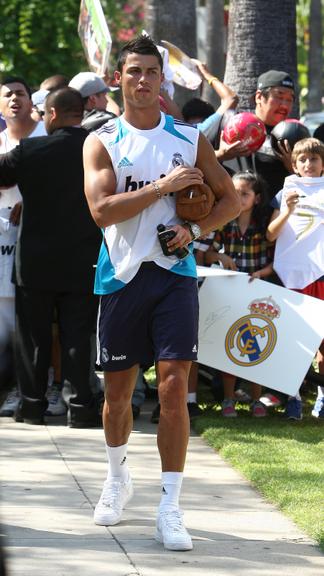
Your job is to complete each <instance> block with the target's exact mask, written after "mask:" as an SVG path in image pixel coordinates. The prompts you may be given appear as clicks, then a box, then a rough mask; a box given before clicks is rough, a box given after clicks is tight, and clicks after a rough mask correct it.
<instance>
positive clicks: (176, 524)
mask: <svg viewBox="0 0 324 576" xmlns="http://www.w3.org/2000/svg"><path fill="white" fill-rule="evenodd" d="M182 516H183V512H181V511H180V510H172V511H171V512H160V513H159V515H158V517H157V524H156V534H155V539H156V540H157V541H158V542H161V543H162V544H163V545H164V548H166V550H192V540H191V537H190V534H189V532H187V530H186V528H185V526H184V524H183V520H182Z"/></svg>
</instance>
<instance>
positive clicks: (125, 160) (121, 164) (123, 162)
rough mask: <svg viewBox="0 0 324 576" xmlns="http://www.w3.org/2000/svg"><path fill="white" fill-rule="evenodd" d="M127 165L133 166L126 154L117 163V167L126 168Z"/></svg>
mask: <svg viewBox="0 0 324 576" xmlns="http://www.w3.org/2000/svg"><path fill="white" fill-rule="evenodd" d="M127 166H133V164H132V162H130V161H129V160H128V158H127V156H124V158H122V159H121V160H120V161H119V163H118V164H117V168H126V167H127Z"/></svg>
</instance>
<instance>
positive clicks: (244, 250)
mask: <svg viewBox="0 0 324 576" xmlns="http://www.w3.org/2000/svg"><path fill="white" fill-rule="evenodd" d="M233 184H234V186H235V188H236V190H237V191H238V192H239V193H240V196H241V203H242V209H241V213H240V215H239V216H238V217H237V218H236V219H235V220H232V221H231V222H229V223H228V224H226V225H225V226H224V227H223V228H222V229H221V230H217V231H216V233H215V234H214V237H213V239H212V240H211V242H212V244H211V246H210V247H209V248H208V249H207V250H206V251H204V246H203V244H202V245H201V246H197V248H198V251H199V250H200V258H199V252H198V262H199V263H202V262H201V257H202V256H203V263H204V264H205V265H211V264H214V263H216V262H218V263H220V264H221V265H222V266H223V267H224V268H225V269H227V270H238V271H240V272H247V273H248V274H250V276H251V278H262V279H264V278H268V277H269V276H271V275H272V273H273V268H272V260H273V246H272V245H271V244H270V243H269V242H268V241H267V239H266V229H267V225H268V221H269V202H268V195H267V193H266V189H265V185H264V183H263V182H261V180H260V179H259V177H258V176H257V175H256V174H254V173H252V172H238V173H236V174H234V176H233ZM205 247H206V245H205ZM222 376H223V386H224V401H223V403H222V414H223V416H225V417H228V418H230V417H235V416H237V412H236V410H235V384H236V376H234V375H233V374H227V373H223V374H222ZM261 391H262V388H261V386H260V385H259V384H254V383H251V396H252V404H251V412H252V415H253V416H256V417H262V416H265V415H266V408H265V406H264V405H263V404H262V402H261V401H260V396H261Z"/></svg>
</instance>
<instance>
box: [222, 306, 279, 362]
mask: <svg viewBox="0 0 324 576" xmlns="http://www.w3.org/2000/svg"><path fill="white" fill-rule="evenodd" d="M248 308H249V310H250V314H248V315H246V316H243V317H242V318H239V320H237V321H236V322H234V324H232V326H231V327H230V329H229V330H228V332H227V334H226V337H225V350H226V354H227V356H228V357H229V358H230V360H232V362H234V363H235V364H238V365H239V366H254V365H255V364H260V363H261V362H263V361H264V360H265V359H266V358H268V357H269V356H270V354H271V353H272V351H273V349H274V347H275V345H276V342H277V330H276V327H275V325H274V323H273V320H275V319H276V318H279V316H280V308H279V306H278V305H277V304H276V302H275V301H274V300H273V299H272V298H271V296H269V298H265V299H262V298H261V299H258V300H253V301H252V302H251V304H249V306H248Z"/></svg>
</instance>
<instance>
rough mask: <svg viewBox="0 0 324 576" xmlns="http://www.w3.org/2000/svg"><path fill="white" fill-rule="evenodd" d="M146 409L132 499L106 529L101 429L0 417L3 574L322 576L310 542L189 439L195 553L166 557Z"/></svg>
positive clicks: (187, 496) (187, 488) (138, 434)
mask: <svg viewBox="0 0 324 576" xmlns="http://www.w3.org/2000/svg"><path fill="white" fill-rule="evenodd" d="M151 409H152V405H151V404H150V403H149V402H146V403H145V406H144V410H143V412H142V414H141V416H140V418H139V419H138V420H137V421H136V422H135V424H134V432H133V433H132V437H131V441H130V448H129V465H130V469H131V472H132V477H133V481H134V485H135V490H136V492H135V496H134V499H133V500H132V501H131V502H130V503H129V505H128V507H127V509H126V510H125V512H124V517H123V521H122V522H121V524H119V525H118V526H112V527H110V528H109V529H108V528H104V527H100V526H95V525H94V524H93V520H92V514H93V508H94V506H95V504H96V502H97V500H98V497H99V495H100V492H101V488H102V483H103V481H104V479H105V477H106V454H105V448H104V439H103V431H102V430H74V429H70V428H67V427H66V426H64V425H62V424H61V425H60V424H59V423H58V419H52V420H51V421H50V423H49V425H47V426H29V425H25V424H17V423H14V422H13V421H12V420H11V419H9V418H1V421H0V425H1V446H2V454H1V458H2V471H1V478H2V490H1V505H2V511H1V522H2V532H3V533H4V534H5V536H6V538H5V544H6V550H7V555H8V568H9V571H8V572H9V576H54V575H55V576H101V575H105V576H135V575H136V576H156V575H160V574H167V573H168V572H169V573H171V572H172V574H175V575H177V576H178V575H186V576H196V575H201V576H210V575H213V576H214V575H217V576H229V575H231V576H233V574H234V575H235V574H237V575H240V576H244V575H248V576H254V575H262V576H299V575H300V576H320V575H321V576H322V574H323V571H324V555H322V554H321V553H320V551H319V550H318V548H317V547H316V546H315V545H314V544H313V543H312V542H311V540H310V539H309V538H308V537H306V536H305V535H304V534H302V533H301V532H300V530H299V529H297V528H296V526H295V525H294V524H293V523H292V522H291V521H290V520H288V519H287V518H285V517H284V516H282V515H281V514H280V513H279V512H278V511H277V510H276V509H275V508H274V507H273V506H271V505H269V504H267V503H266V502H265V501H264V500H263V499H262V498H261V497H260V495H259V494H257V493H256V492H255V491H254V490H253V489H252V488H251V487H250V485H249V484H248V482H246V481H245V480H243V479H242V478H241V476H240V475H239V474H237V473H236V472H235V471H234V470H232V469H231V468H230V467H229V466H227V465H226V464H225V463H224V462H223V461H222V460H221V459H220V458H219V457H218V456H217V454H215V453H214V452H213V450H211V449H210V448H208V447H207V446H206V445H205V443H204V442H203V441H202V440H201V439H200V438H198V437H196V436H194V435H193V436H192V437H191V439H190V445H189V453H188V459H187V467H186V476H185V480H184V483H183V493H182V501H181V504H182V508H183V509H184V511H185V523H186V526H187V528H188V529H189V531H190V533H191V535H192V537H193V540H194V549H193V551H191V552H169V551H165V550H164V549H163V548H162V546H161V545H160V544H158V543H157V542H155V540H154V530H155V514H156V507H157V505H158V502H159V498H160V463H159V457H158V452H157V448H156V426H155V425H153V424H150V422H149V418H150V414H151Z"/></svg>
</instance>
